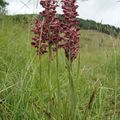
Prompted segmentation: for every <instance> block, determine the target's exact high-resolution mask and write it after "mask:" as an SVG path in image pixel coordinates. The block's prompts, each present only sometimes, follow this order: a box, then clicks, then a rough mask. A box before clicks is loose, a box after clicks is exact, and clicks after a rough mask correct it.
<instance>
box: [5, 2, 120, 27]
mask: <svg viewBox="0 0 120 120" xmlns="http://www.w3.org/2000/svg"><path fill="white" fill-rule="evenodd" d="M6 1H7V2H9V6H8V7H7V9H8V14H11V15H14V14H31V13H39V11H42V7H41V6H40V5H39V0H6ZM77 4H78V5H79V8H78V9H77V11H78V13H79V17H80V18H83V19H91V20H95V21H96V22H102V23H103V24H110V25H114V26H116V27H120V0H77ZM58 13H62V10H61V9H60V8H58Z"/></svg>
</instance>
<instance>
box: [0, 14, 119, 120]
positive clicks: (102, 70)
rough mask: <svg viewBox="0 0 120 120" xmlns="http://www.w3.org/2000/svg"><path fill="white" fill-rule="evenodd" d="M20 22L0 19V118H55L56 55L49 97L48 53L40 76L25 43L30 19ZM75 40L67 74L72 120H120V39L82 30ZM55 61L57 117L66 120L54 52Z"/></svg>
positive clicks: (62, 70)
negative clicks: (74, 98)
mask: <svg viewBox="0 0 120 120" xmlns="http://www.w3.org/2000/svg"><path fill="white" fill-rule="evenodd" d="M13 18H14V19H13ZM19 18H21V19H22V20H21V19H20V21H19V20H16V21H15V19H16V17H11V16H8V17H4V16H3V17H1V18H0V120H50V119H51V120H57V115H58V114H57V113H58V109H57V106H58V96H57V79H56V74H57V72H56V71H57V70H56V59H55V55H54V54H53V60H52V62H51V64H52V65H51V94H52V98H51V99H49V97H48V96H49V88H48V81H49V77H48V75H47V74H48V72H47V71H48V62H49V61H48V59H47V58H48V55H46V56H43V57H42V60H41V61H42V64H41V66H42V71H41V72H42V77H40V72H39V71H40V64H39V58H38V56H37V55H36V51H35V49H34V48H33V47H32V46H31V44H30V43H31V38H32V36H33V35H32V33H31V28H32V23H33V21H32V20H31V19H30V17H29V16H26V17H25V18H24V17H19ZM24 19H27V22H25V20H24ZM32 19H34V16H32ZM26 23H27V24H26ZM80 41H81V43H80V46H81V49H80V57H78V59H76V60H75V61H74V63H73V73H72V75H73V79H74V84H75V92H76V95H77V109H76V119H75V120H84V119H86V120H120V86H119V85H120V62H119V61H120V54H119V53H120V47H119V46H120V39H119V36H118V37H116V38H115V37H113V36H111V35H107V34H104V33H101V32H98V31H95V30H81V40H80ZM58 60H59V64H58V68H59V69H58V71H59V73H58V79H59V80H60V96H59V97H60V110H59V113H60V115H61V119H62V120H70V117H71V116H70V111H69V109H70V108H69V105H70V101H69V98H70V94H69V93H70V88H69V83H68V77H67V70H66V65H65V56H64V54H63V51H59V59H58ZM40 78H41V79H40Z"/></svg>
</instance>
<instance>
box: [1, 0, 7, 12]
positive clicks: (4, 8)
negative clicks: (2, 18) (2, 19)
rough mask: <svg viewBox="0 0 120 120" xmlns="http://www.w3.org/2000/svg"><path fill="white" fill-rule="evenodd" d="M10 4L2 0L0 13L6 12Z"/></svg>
mask: <svg viewBox="0 0 120 120" xmlns="http://www.w3.org/2000/svg"><path fill="white" fill-rule="evenodd" d="M7 5H8V3H7V2H5V0H0V14H5V13H6V6H7Z"/></svg>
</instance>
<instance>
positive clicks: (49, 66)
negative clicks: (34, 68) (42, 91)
mask: <svg viewBox="0 0 120 120" xmlns="http://www.w3.org/2000/svg"><path fill="white" fill-rule="evenodd" d="M48 79H49V81H48V86H49V97H50V100H51V45H49V58H48Z"/></svg>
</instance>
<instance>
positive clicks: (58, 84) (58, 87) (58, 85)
mask: <svg viewBox="0 0 120 120" xmlns="http://www.w3.org/2000/svg"><path fill="white" fill-rule="evenodd" d="M56 48H57V51H56V69H57V70H56V72H57V73H56V79H57V89H58V91H57V92H58V120H61V116H60V81H59V78H58V73H59V69H58V68H59V67H58V62H59V61H58V46H57V45H56Z"/></svg>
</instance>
